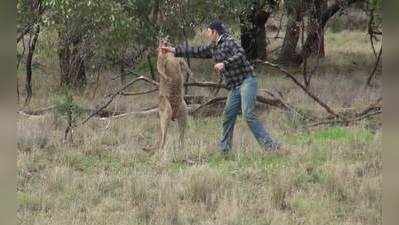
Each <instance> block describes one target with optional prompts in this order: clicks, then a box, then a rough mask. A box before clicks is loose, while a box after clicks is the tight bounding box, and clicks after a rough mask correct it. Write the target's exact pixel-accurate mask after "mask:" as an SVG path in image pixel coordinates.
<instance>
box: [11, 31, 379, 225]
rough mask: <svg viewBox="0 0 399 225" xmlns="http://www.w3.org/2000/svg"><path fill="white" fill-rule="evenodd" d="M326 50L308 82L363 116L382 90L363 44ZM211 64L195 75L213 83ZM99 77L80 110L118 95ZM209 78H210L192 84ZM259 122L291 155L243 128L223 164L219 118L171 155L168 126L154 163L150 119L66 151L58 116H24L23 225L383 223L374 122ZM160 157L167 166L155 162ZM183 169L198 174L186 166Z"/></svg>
mask: <svg viewBox="0 0 399 225" xmlns="http://www.w3.org/2000/svg"><path fill="white" fill-rule="evenodd" d="M326 48H327V58H326V59H325V60H324V61H323V62H322V64H321V67H320V68H321V69H320V73H319V74H317V76H315V77H314V79H313V80H312V82H313V83H312V88H313V90H314V91H315V92H317V93H318V94H319V95H320V96H321V97H322V98H323V100H325V101H326V102H328V103H329V104H330V105H332V106H333V107H334V108H335V109H337V110H343V109H348V108H353V109H358V110H360V109H362V108H364V107H366V106H367V104H368V103H370V102H371V101H373V100H375V99H377V98H378V97H379V94H380V92H381V87H380V85H379V81H377V86H376V87H375V88H368V89H364V83H365V81H366V78H367V75H368V73H369V71H370V70H371V68H372V65H373V63H372V62H373V55H372V53H371V50H370V49H369V46H368V42H367V36H366V35H365V34H363V33H360V32H350V33H349V32H346V31H344V32H343V33H328V34H327V46H326ZM43 55H44V53H43ZM43 58H44V56H43ZM207 65H210V64H209V62H205V63H201V62H199V61H194V62H193V66H194V68H195V72H196V74H202V73H206V72H207V73H209V68H208V67H207ZM51 71H53V70H50V69H48V70H47V71H44V70H41V69H36V70H35V72H36V74H35V75H36V76H35V78H34V96H33V99H32V103H31V107H32V108H43V107H44V106H48V105H51V104H52V99H53V97H52V96H53V95H54V93H55V89H56V87H57V81H56V77H55V76H56V73H55V72H51ZM201 72H202V73H201ZM257 74H258V77H259V85H260V87H261V88H267V89H269V90H280V91H281V92H282V94H283V96H284V99H285V100H286V101H287V102H290V103H292V104H293V105H295V106H297V107H298V108H301V109H303V110H307V111H312V112H314V113H315V114H317V115H319V116H324V115H326V114H325V112H324V111H323V109H321V108H319V107H318V106H317V105H315V104H314V103H313V102H312V101H311V100H310V99H309V98H308V97H306V96H305V95H304V94H303V93H302V92H301V90H300V89H298V88H297V87H295V85H293V84H292V83H291V82H290V81H289V80H287V79H286V78H284V77H282V76H281V75H280V74H278V73H277V72H275V71H270V70H268V69H267V68H258V69H257ZM19 75H20V76H21V78H22V76H23V71H21V72H20V74H19ZM102 75H103V76H102V77H104V78H102V80H101V83H100V86H99V88H98V93H97V94H96V96H95V97H94V98H93V92H94V91H93V90H94V86H95V82H94V80H95V79H94V78H95V76H96V75H95V74H93V75H92V77H91V82H89V87H88V89H87V91H86V92H85V93H83V94H82V95H81V96H80V97H76V98H75V100H76V101H77V102H78V103H79V104H82V105H89V106H93V104H94V103H93V102H99V101H100V99H101V98H102V96H103V95H104V94H105V93H107V91H109V90H110V89H111V88H113V87H117V86H118V85H119V83H118V81H111V80H110V79H111V78H112V77H113V76H114V75H112V74H111V73H110V74H107V73H105V74H102ZM205 78H206V79H207V80H209V79H214V78H212V77H211V76H209V75H203V76H199V79H205ZM43 87H46V88H43ZM134 89H135V90H137V89H138V87H135V88H134ZM195 92H198V93H199V92H201V93H206V91H205V90H198V91H195ZM156 102H157V101H156V95H150V96H149V97H123V98H119V99H117V101H116V102H115V103H113V104H112V106H111V109H114V108H115V109H119V110H121V109H123V110H127V111H130V110H135V109H142V108H143V107H148V106H153V105H155V104H156ZM259 116H260V119H261V121H262V122H263V123H264V124H265V125H267V128H268V129H269V130H270V132H271V133H272V134H273V136H275V137H276V138H278V139H280V140H281V141H283V142H284V143H287V144H288V145H289V146H290V147H291V148H292V149H293V153H292V154H291V155H289V156H275V155H274V156H273V155H267V154H265V153H264V152H262V151H261V149H260V148H259V146H258V145H257V143H256V142H255V139H254V138H253V137H252V134H251V133H250V131H249V129H248V127H247V125H246V124H245V122H244V121H242V120H241V118H239V120H238V122H237V129H236V131H235V136H234V151H233V152H232V153H231V155H230V156H228V157H227V158H225V157H222V156H220V155H219V154H217V148H216V143H217V140H218V138H219V135H220V122H221V121H220V120H221V118H220V117H206V118H201V117H200V118H190V120H189V130H188V133H187V140H186V143H187V145H186V146H187V147H186V148H185V149H184V150H179V149H177V134H176V131H177V129H176V127H175V125H172V127H171V132H170V135H169V141H168V142H167V145H166V150H165V152H164V153H160V152H156V153H155V154H149V153H146V152H143V151H142V150H141V147H142V146H144V145H145V144H147V143H152V142H154V134H155V132H156V129H157V119H156V117H154V116H148V117H140V118H137V117H125V118H121V119H116V120H111V121H109V120H98V119H93V120H92V121H90V122H89V123H88V124H87V125H86V126H84V127H82V128H80V129H78V130H76V131H75V132H74V134H73V143H70V144H64V143H62V141H61V137H62V132H63V129H64V124H63V123H62V122H59V121H58V120H55V119H54V115H52V114H48V115H45V116H41V117H24V116H20V117H19V118H18V122H17V135H18V143H17V144H18V150H17V151H18V152H17V201H18V211H17V218H18V224H40V225H42V224H57V225H58V224H59V225H61V224H68V225H69V224H96V225H97V224H118V225H123V224H184V225H185V224H195V225H198V224H204V225H205V224H220V225H224V224H226V225H227V224H228V225H239V224H242V225H244V224H245V225H247V224H251V225H266V224H273V225H278V224H281V225H290V224H304V225H313V224H314V225H320V224H331V225H333V224H334V225H355V224H356V225H360V224H361V225H365V224H369V225H375V224H381V223H382V211H381V210H382V187H381V184H382V175H381V171H382V159H381V130H380V125H379V120H376V119H372V120H366V121H362V122H360V123H358V124H355V125H353V126H350V127H339V126H331V127H330V126H326V127H317V128H314V129H311V130H306V129H298V124H297V122H295V121H292V120H290V119H289V118H288V117H287V116H286V115H285V113H283V112H281V111H280V110H277V109H274V108H269V109H267V110H265V111H264V112H262V113H260V115H259ZM57 121H58V122H57ZM163 157H166V159H167V160H166V162H164V163H160V159H161V158H163ZM188 159H190V160H191V161H194V162H195V165H188V164H187V163H185V162H186V161H187V160H188Z"/></svg>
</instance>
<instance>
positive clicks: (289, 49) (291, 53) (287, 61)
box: [279, 5, 302, 65]
mask: <svg viewBox="0 0 399 225" xmlns="http://www.w3.org/2000/svg"><path fill="white" fill-rule="evenodd" d="M289 8H290V9H287V13H288V15H287V18H288V22H287V26H286V31H285V37H284V41H283V45H282V47H281V51H280V56H279V62H280V64H282V65H292V64H294V65H297V64H298V61H299V56H298V54H297V52H296V48H297V45H298V41H299V35H300V31H301V29H300V26H299V25H300V22H301V20H302V12H301V11H302V10H301V7H300V5H298V6H290V7H289Z"/></svg>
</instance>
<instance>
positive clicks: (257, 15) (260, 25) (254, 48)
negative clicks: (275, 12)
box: [240, 1, 270, 60]
mask: <svg viewBox="0 0 399 225" xmlns="http://www.w3.org/2000/svg"><path fill="white" fill-rule="evenodd" d="M252 4H253V5H252V7H251V9H249V10H247V11H246V12H245V13H243V15H242V16H241V18H240V23H241V45H242V47H243V48H244V50H245V53H246V56H247V57H248V59H249V60H255V59H266V47H267V42H266V26H265V25H266V22H267V20H268V19H269V17H270V12H267V11H265V10H263V9H262V6H261V5H260V2H259V1H254V2H253V3H252Z"/></svg>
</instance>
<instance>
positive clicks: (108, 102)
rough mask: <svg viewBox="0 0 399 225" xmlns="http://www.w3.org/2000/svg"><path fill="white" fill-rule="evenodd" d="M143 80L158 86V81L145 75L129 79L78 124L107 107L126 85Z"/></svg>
mask: <svg viewBox="0 0 399 225" xmlns="http://www.w3.org/2000/svg"><path fill="white" fill-rule="evenodd" d="M140 80H141V81H145V82H147V83H150V84H152V85H154V86H158V83H157V82H155V81H153V80H151V79H149V78H147V77H145V76H140V77H137V78H136V79H134V80H132V81H130V82H129V83H128V84H126V85H125V86H123V87H121V88H119V89H118V90H117V91H115V92H114V93H112V94H109V95H108V101H107V102H106V103H105V104H104V105H102V106H101V107H99V108H98V109H97V110H95V111H94V112H92V113H91V114H90V115H89V116H88V117H87V118H86V119H85V120H83V122H82V123H81V124H80V125H83V124H85V123H86V122H87V121H89V120H90V119H91V118H92V117H94V116H95V115H96V114H97V113H99V112H101V111H102V110H104V109H105V108H107V107H108V106H109V105H110V104H111V102H112V101H113V100H114V98H115V97H116V96H118V95H121V94H122V93H123V91H124V90H126V89H127V88H128V87H130V86H132V85H133V84H134V83H136V82H137V81H140Z"/></svg>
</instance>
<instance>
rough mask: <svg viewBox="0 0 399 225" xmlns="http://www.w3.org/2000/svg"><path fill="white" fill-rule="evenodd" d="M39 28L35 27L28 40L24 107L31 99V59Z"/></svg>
mask: <svg viewBox="0 0 399 225" xmlns="http://www.w3.org/2000/svg"><path fill="white" fill-rule="evenodd" d="M39 33H40V26H39V25H37V27H36V30H35V33H34V34H33V40H29V50H28V55H27V57H26V83H25V88H26V99H25V105H28V104H29V102H30V100H31V98H32V59H33V54H34V53H35V48H36V43H37V39H38V38H39Z"/></svg>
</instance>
